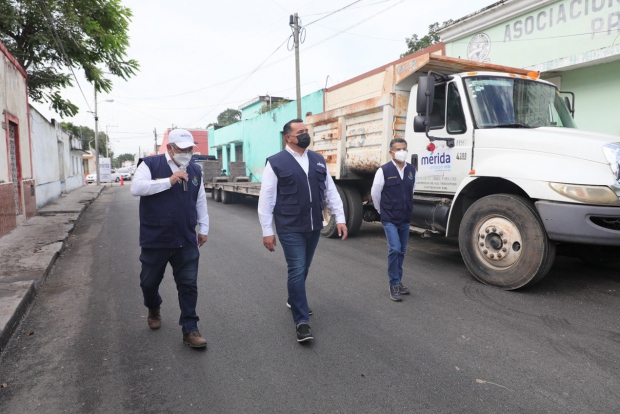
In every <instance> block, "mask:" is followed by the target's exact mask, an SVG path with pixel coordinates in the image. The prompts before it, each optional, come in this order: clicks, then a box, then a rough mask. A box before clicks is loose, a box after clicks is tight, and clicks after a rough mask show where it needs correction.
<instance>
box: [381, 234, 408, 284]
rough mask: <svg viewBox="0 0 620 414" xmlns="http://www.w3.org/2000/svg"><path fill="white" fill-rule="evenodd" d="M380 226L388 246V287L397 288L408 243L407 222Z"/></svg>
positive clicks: (401, 275)
mask: <svg viewBox="0 0 620 414" xmlns="http://www.w3.org/2000/svg"><path fill="white" fill-rule="evenodd" d="M382 224H383V229H384V230H385V236H386V237H387V244H388V278H389V280H390V286H397V285H399V284H400V282H401V280H402V278H403V262H404V261H405V252H406V251H407V242H408V241H409V222H404V223H402V224H394V223H389V222H385V223H382Z"/></svg>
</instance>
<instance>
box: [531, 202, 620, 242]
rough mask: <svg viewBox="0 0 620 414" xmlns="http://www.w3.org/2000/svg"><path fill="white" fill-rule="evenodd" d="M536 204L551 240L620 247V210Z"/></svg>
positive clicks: (549, 203)
mask: <svg viewBox="0 0 620 414" xmlns="http://www.w3.org/2000/svg"><path fill="white" fill-rule="evenodd" d="M535 204H536V209H537V210H538V214H539V215H540V218H541V219H542V221H543V224H544V226H545V229H546V230H547V234H548V235H549V238H550V239H551V240H554V241H560V242H568V243H583V244H596V245H606V246H620V207H609V206H591V205H585V204H570V203H558V202H553V201H537V202H536V203H535Z"/></svg>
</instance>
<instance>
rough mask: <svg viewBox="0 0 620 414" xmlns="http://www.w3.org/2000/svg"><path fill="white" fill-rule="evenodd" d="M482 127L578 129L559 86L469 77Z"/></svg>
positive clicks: (470, 92) (471, 97)
mask: <svg viewBox="0 0 620 414" xmlns="http://www.w3.org/2000/svg"><path fill="white" fill-rule="evenodd" d="M465 86H466V89H467V95H468V97H469V103H470V105H471V108H472V111H473V114H474V118H475V119H476V124H477V126H478V128H538V127H565V128H576V125H575V122H574V120H573V118H572V117H571V114H570V112H569V110H568V108H567V107H566V105H565V104H564V100H563V99H562V97H560V95H559V94H558V92H557V90H556V89H555V87H553V86H551V85H548V84H545V83H541V82H536V81H532V80H526V79H512V78H504V77H493V76H485V77H482V76H479V77H472V78H465Z"/></svg>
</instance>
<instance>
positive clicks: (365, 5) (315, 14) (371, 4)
mask: <svg viewBox="0 0 620 414" xmlns="http://www.w3.org/2000/svg"><path fill="white" fill-rule="evenodd" d="M388 1H394V0H381V1H377V2H375V3H370V4H364V5H361V6H358V7H351V8H349V10H355V9H361V8H362V7H370V6H374V5H375V4H381V3H387V2H388ZM329 13H333V12H331V11H328V12H322V13H312V14H306V15H305V17H311V16H320V15H322V14H329Z"/></svg>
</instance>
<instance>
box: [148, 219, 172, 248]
mask: <svg viewBox="0 0 620 414" xmlns="http://www.w3.org/2000/svg"><path fill="white" fill-rule="evenodd" d="M143 226H144V228H145V230H146V231H147V238H148V239H149V241H150V242H152V243H156V244H170V243H172V242H174V240H175V238H176V237H177V234H178V227H177V226H176V225H175V222H174V220H173V219H172V216H171V215H169V214H166V215H163V216H157V215H149V216H147V217H146V218H145V219H144V221H143Z"/></svg>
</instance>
